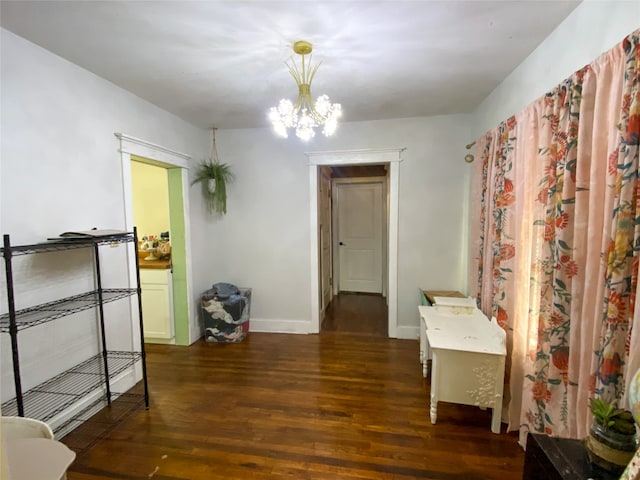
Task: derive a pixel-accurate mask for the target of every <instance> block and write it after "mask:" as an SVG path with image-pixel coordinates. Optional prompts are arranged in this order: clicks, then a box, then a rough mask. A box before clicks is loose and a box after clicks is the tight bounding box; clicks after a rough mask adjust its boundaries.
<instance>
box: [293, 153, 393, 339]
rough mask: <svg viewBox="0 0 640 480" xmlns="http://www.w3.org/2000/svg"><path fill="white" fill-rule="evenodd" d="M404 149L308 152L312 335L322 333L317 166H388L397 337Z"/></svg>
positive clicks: (390, 316) (390, 311)
mask: <svg viewBox="0 0 640 480" xmlns="http://www.w3.org/2000/svg"><path fill="white" fill-rule="evenodd" d="M404 150H405V148H387V149H367V150H338V151H325V152H305V155H306V156H307V157H308V159H309V212H310V215H309V217H310V225H309V227H310V242H309V243H310V261H311V329H310V330H311V332H312V333H319V332H320V277H319V275H320V268H319V255H318V245H319V241H318V234H319V232H318V166H320V165H342V166H344V165H371V164H379V163H386V164H389V178H388V182H389V183H388V191H387V195H388V213H387V214H388V216H389V220H388V225H389V229H388V232H387V233H388V237H387V245H388V247H387V248H388V270H387V275H388V280H387V289H388V290H387V293H388V296H387V302H388V336H389V337H390V338H397V335H398V199H399V174H400V162H401V161H402V158H401V154H402V152H403V151H404Z"/></svg>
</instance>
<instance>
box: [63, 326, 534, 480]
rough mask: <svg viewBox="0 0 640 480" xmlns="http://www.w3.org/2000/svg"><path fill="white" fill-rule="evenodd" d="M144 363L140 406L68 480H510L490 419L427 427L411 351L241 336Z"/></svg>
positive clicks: (480, 414) (331, 339)
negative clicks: (146, 396)
mask: <svg viewBox="0 0 640 480" xmlns="http://www.w3.org/2000/svg"><path fill="white" fill-rule="evenodd" d="M147 363H148V376H149V386H150V395H151V407H150V409H149V410H148V411H146V410H144V408H139V409H138V410H136V411H135V412H133V413H132V414H131V415H129V416H128V417H126V418H125V419H124V420H122V421H121V423H120V424H119V425H118V426H117V427H116V428H115V429H114V430H112V431H111V432H110V433H109V434H108V435H107V436H106V437H105V438H104V439H101V440H99V441H97V442H96V443H95V444H94V445H93V446H91V447H90V448H88V449H87V450H86V451H81V452H79V453H78V456H77V459H76V461H75V462H74V464H73V465H72V466H71V468H70V470H69V473H68V478H69V480H98V479H104V480H106V479H125V480H126V479H153V480H177V479H191V480H201V479H207V480H210V479H227V480H233V479H296V480H299V479H314V480H315V479H345V480H349V479H353V480H355V479H359V480H362V479H394V480H401V479H412V478H421V479H443V480H453V479H465V480H475V479H478V480H479V479H500V480H516V479H520V478H521V477H522V469H523V463H524V453H523V451H522V449H521V448H520V447H519V446H518V444H517V437H516V435H514V434H506V433H502V434H500V435H495V434H493V433H491V431H490V423H491V413H490V410H487V411H482V410H479V409H477V408H474V407H466V406H458V405H453V404H446V403H441V404H440V405H439V409H438V423H437V424H436V425H431V423H430V421H429V413H428V395H429V385H428V382H427V381H426V380H425V379H423V378H422V375H421V369H420V365H419V361H418V342H417V341H413V340H390V339H386V338H384V337H375V336H371V335H362V334H349V333H342V332H324V333H322V334H320V335H281V334H261V333H251V334H249V336H248V337H247V338H246V339H245V340H244V341H243V342H241V343H238V344H208V343H205V342H204V341H200V342H198V343H196V344H194V345H192V346H190V347H176V346H166V345H148V358H147ZM503 429H504V425H503ZM74 435H76V432H75V431H74V432H72V433H71V434H69V435H68V436H67V437H65V438H63V439H62V441H63V442H65V443H69V444H73V442H77V441H78V440H80V441H82V439H81V438H80V439H79V438H78V437H76V438H74Z"/></svg>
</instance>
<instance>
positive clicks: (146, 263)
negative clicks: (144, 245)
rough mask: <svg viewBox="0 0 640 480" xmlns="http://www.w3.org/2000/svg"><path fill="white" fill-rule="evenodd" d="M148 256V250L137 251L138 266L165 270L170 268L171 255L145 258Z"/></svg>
mask: <svg viewBox="0 0 640 480" xmlns="http://www.w3.org/2000/svg"><path fill="white" fill-rule="evenodd" d="M148 256H149V252H138V260H139V264H140V268H149V269H154V270H166V269H168V268H171V256H169V257H168V258H163V259H158V260H145V258H146V257H148Z"/></svg>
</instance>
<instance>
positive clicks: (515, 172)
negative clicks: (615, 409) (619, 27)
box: [470, 30, 640, 441]
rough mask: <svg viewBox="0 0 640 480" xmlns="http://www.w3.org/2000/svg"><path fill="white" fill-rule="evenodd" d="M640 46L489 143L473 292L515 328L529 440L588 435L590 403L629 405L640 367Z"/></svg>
mask: <svg viewBox="0 0 640 480" xmlns="http://www.w3.org/2000/svg"><path fill="white" fill-rule="evenodd" d="M639 37H640V30H638V31H636V32H634V33H633V34H631V35H630V36H629V37H627V38H626V39H625V40H624V41H623V42H621V43H620V44H619V45H617V46H616V47H615V48H613V49H612V50H611V51H609V52H607V53H605V54H604V55H602V56H601V57H599V58H598V59H597V60H596V61H594V62H593V63H592V64H590V65H588V66H586V67H585V68H583V69H582V70H579V71H578V72H576V73H574V74H573V75H572V76H571V77H570V78H568V79H566V80H565V81H564V82H562V83H561V84H560V85H558V86H557V87H556V88H555V89H553V90H552V91H550V92H548V93H547V94H546V95H544V96H543V97H542V98H540V99H538V100H537V101H535V102H534V103H532V104H531V105H529V106H528V107H527V108H526V109H525V110H524V111H522V112H520V113H518V114H517V115H515V116H513V117H511V118H509V119H508V120H506V121H505V122H503V123H501V124H500V125H499V126H498V127H497V128H495V129H494V130H492V131H490V132H488V133H487V134H486V135H485V136H483V137H482V138H480V139H479V140H478V141H477V142H476V145H477V147H476V148H477V149H476V158H477V160H476V162H474V163H475V165H474V174H473V184H472V195H473V200H474V203H473V205H472V209H473V208H474V206H475V209H476V210H475V212H473V210H472V226H471V234H472V244H471V245H472V248H473V249H474V252H473V257H472V258H474V259H475V260H474V261H475V262H477V263H475V265H473V266H474V267H475V268H471V269H470V271H471V272H472V274H471V275H472V278H471V281H470V285H471V287H472V288H471V293H472V294H473V295H475V296H477V298H478V300H479V303H480V306H481V308H482V310H483V311H484V312H485V313H486V314H487V315H495V316H496V317H497V319H498V322H499V323H500V325H501V326H502V327H503V328H504V329H505V330H506V331H507V339H508V342H507V347H508V359H507V378H506V380H505V381H506V382H507V383H508V388H507V389H505V390H506V391H508V396H507V401H508V405H507V411H508V421H509V429H510V430H516V429H520V431H521V441H524V437H525V436H526V432H527V431H532V432H544V433H547V434H549V435H554V436H560V437H569V438H583V437H584V436H586V435H587V433H588V428H589V426H590V423H591V416H590V414H589V411H588V408H587V405H588V400H589V398H590V397H592V396H605V397H609V398H615V399H620V398H621V397H622V396H623V393H624V387H625V381H626V376H627V375H628V374H629V375H631V374H633V373H634V372H635V370H636V369H637V368H638V367H639V366H640V365H630V364H629V360H630V353H631V344H632V342H634V344H635V343H638V345H637V346H638V347H639V348H640V340H638V336H639V335H638V333H636V334H635V335H634V332H633V327H634V324H635V325H636V331H640V320H639V319H638V317H637V316H635V315H634V307H635V298H636V290H637V287H638V281H637V278H638V254H639V252H640V195H639V194H640V182H639V178H640V165H639V161H638V150H639V148H638V144H639V137H640V41H639ZM478 200H480V201H479V202H478ZM635 357H637V355H635V354H634V355H632V359H635ZM634 361H637V360H634Z"/></svg>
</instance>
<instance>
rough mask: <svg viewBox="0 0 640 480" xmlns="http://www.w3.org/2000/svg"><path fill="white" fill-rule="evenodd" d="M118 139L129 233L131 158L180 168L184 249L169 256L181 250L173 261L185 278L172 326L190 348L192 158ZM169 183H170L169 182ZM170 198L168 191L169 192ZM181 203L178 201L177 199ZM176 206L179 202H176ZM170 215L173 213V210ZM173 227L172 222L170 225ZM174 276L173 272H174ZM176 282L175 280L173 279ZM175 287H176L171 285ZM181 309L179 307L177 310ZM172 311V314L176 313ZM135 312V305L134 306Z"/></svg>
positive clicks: (131, 224) (132, 265)
mask: <svg viewBox="0 0 640 480" xmlns="http://www.w3.org/2000/svg"><path fill="white" fill-rule="evenodd" d="M114 135H115V136H116V137H117V138H118V140H120V157H121V167H122V194H123V197H124V219H125V227H126V229H127V230H128V231H131V230H133V227H134V220H133V189H132V185H131V157H132V156H135V157H143V158H146V159H149V160H155V161H157V162H161V163H163V164H166V165H169V166H171V169H179V170H180V172H179V174H180V176H181V179H178V180H181V181H180V183H181V184H182V189H181V190H182V191H181V192H180V193H181V195H180V196H181V197H182V198H181V200H182V205H181V206H182V208H181V209H180V211H181V213H182V217H183V218H182V219H176V220H182V223H183V226H184V240H183V241H184V248H177V249H175V250H174V251H173V252H172V255H174V254H176V255H178V254H180V253H178V252H180V251H182V252H183V255H184V257H183V258H179V259H176V261H177V262H178V263H180V264H181V265H184V269H185V271H184V278H183V279H182V281H181V288H180V289H178V290H179V292H180V293H178V292H176V289H175V288H174V305H175V307H176V308H180V310H181V311H180V313H182V315H175V317H174V323H175V342H176V344H177V345H190V344H191V343H193V342H194V341H195V340H196V339H194V338H193V337H194V335H197V333H198V332H196V331H195V329H194V328H192V322H191V309H190V304H191V298H193V293H192V287H191V278H192V269H191V258H192V256H191V241H190V236H191V235H190V224H189V195H188V192H189V178H188V177H189V171H188V169H189V160H191V156H189V155H187V154H184V153H180V152H176V151H174V150H171V149H168V148H166V147H162V146H160V145H156V144H154V143H151V142H147V141H146V140H141V139H139V138H136V137H132V136H130V135H126V134H124V133H115V134H114ZM169 184H171V181H170V182H169ZM169 195H170V196H171V191H170V192H169ZM176 200H180V199H176ZM178 203H179V202H178ZM172 213H173V211H172ZM171 223H172V224H173V221H172V222H171ZM133 255H135V253H134V252H132V253H131V254H130V258H129V260H130V262H129V271H130V281H131V282H132V283H133V279H135V259H134V258H133ZM174 273H175V272H174ZM174 283H175V277H174ZM174 287H175V285H174ZM178 306H180V307H178ZM176 308H174V312H175V310H176ZM136 309H137V306H136Z"/></svg>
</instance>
